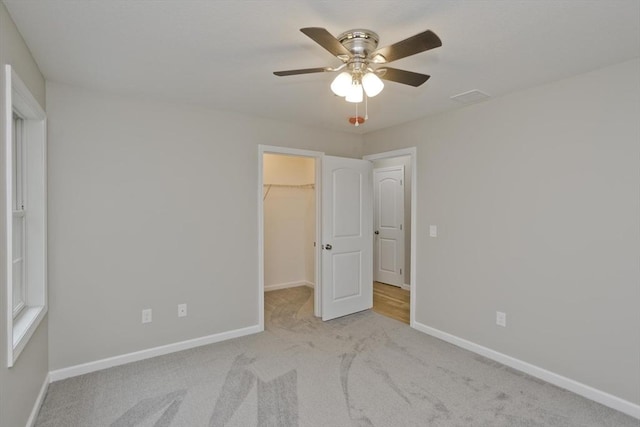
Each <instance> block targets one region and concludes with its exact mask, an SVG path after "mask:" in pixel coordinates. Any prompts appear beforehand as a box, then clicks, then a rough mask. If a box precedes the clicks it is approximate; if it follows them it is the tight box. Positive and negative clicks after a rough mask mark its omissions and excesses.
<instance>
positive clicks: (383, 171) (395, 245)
mask: <svg viewBox="0 0 640 427" xmlns="http://www.w3.org/2000/svg"><path fill="white" fill-rule="evenodd" d="M416 153H417V150H416V148H415V147H411V148H406V149H400V150H395V151H389V152H384V153H378V154H372V155H368V156H364V157H363V158H364V159H365V160H369V161H371V162H373V170H374V172H373V185H374V193H373V194H374V248H373V251H374V284H373V299H374V311H377V312H378V313H380V314H383V315H386V316H388V317H392V318H395V319H397V320H400V321H402V322H405V323H409V324H410V325H413V324H414V320H415V296H416V295H415V294H416V285H415V283H416V280H415V262H414V260H415V257H416V245H415V216H416V195H417V190H416V188H417V186H416V177H417V170H416Z"/></svg>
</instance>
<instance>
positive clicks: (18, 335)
mask: <svg viewBox="0 0 640 427" xmlns="http://www.w3.org/2000/svg"><path fill="white" fill-rule="evenodd" d="M45 314H47V307H46V306H43V305H40V306H29V307H25V308H24V309H23V310H22V313H20V315H19V316H18V317H17V318H15V319H14V320H13V346H12V347H13V348H12V349H11V350H12V351H11V355H10V357H9V367H11V366H13V364H14V363H15V361H16V360H17V359H18V356H20V353H21V352H22V350H24V348H25V347H26V345H27V343H28V342H29V339H30V338H31V336H32V335H33V333H34V332H35V331H36V329H38V325H40V322H41V321H42V319H44V316H45Z"/></svg>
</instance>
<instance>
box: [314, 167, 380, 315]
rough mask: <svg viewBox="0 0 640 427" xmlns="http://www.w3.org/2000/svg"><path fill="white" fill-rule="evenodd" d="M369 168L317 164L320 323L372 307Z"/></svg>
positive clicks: (370, 169) (370, 174)
mask: <svg viewBox="0 0 640 427" xmlns="http://www.w3.org/2000/svg"><path fill="white" fill-rule="evenodd" d="M372 190H373V184H372V165H371V162H369V161H367V160H359V159H347V158H342V157H331V156H324V157H323V160H322V247H321V249H322V320H330V319H334V318H336V317H340V316H345V315H347V314H352V313H356V312H358V311H362V310H367V309H369V308H371V307H372V306H373V275H372V271H373V239H372V225H373V224H372V222H373V219H372Z"/></svg>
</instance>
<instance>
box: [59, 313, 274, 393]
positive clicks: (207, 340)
mask: <svg viewBox="0 0 640 427" xmlns="http://www.w3.org/2000/svg"><path fill="white" fill-rule="evenodd" d="M258 332H262V329H261V328H260V325H254V326H249V327H246V328H241V329H235V330H232V331H227V332H221V333H219V334H213V335H208V336H205V337H200V338H194V339H191V340H186V341H180V342H177V343H173V344H167V345H163V346H159V347H153V348H149V349H146V350H140V351H135V352H133V353H127V354H122V355H120V356H113V357H108V358H106V359H101V360H96V361H94V362H88V363H83V364H80V365H76V366H71V367H68V368H62V369H57V370H55V371H51V372H49V377H50V380H51V382H54V381H60V380H63V379H65V378H70V377H76V376H78V375H83V374H88V373H89V372H95V371H100V370H102V369H107V368H111V367H113V366H119V365H124V364H126V363H131V362H137V361H139V360H144V359H149V358H151V357H156V356H162V355H165V354H169V353H175V352H176V351H182V350H188V349H190V348H194V347H200V346H203V345H208V344H213V343H216V342H220V341H226V340H230V339H232V338H238V337H242V336H245V335H251V334H255V333H258Z"/></svg>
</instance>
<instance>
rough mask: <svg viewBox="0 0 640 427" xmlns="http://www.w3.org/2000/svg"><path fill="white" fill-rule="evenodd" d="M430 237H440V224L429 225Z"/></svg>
mask: <svg viewBox="0 0 640 427" xmlns="http://www.w3.org/2000/svg"><path fill="white" fill-rule="evenodd" d="M429 237H438V226H437V225H430V226H429Z"/></svg>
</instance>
